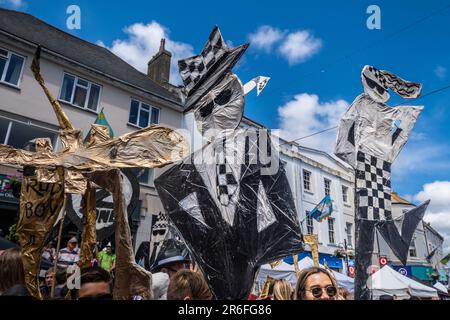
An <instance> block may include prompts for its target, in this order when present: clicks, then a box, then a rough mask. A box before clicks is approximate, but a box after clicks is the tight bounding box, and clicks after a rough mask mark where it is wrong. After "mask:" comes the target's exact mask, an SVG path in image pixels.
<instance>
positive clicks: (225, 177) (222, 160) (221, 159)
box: [216, 139, 238, 206]
mask: <svg viewBox="0 0 450 320" xmlns="http://www.w3.org/2000/svg"><path fill="white" fill-rule="evenodd" d="M225 141H226V140H225V139H223V145H222V147H221V148H220V147H219V148H216V170H217V172H216V183H217V196H218V197H219V201H220V203H221V204H222V205H224V206H227V205H228V204H229V203H230V200H231V197H232V196H233V194H234V193H235V192H236V190H237V187H238V184H237V181H236V178H235V177H234V174H233V170H232V169H231V166H230V164H229V163H227V158H226V156H225Z"/></svg>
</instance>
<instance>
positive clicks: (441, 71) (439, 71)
mask: <svg viewBox="0 0 450 320" xmlns="http://www.w3.org/2000/svg"><path fill="white" fill-rule="evenodd" d="M434 74H435V75H436V76H437V77H438V78H440V79H444V78H445V77H446V76H447V68H444V67H443V66H437V67H436V69H434Z"/></svg>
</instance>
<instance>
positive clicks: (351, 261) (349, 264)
mask: <svg viewBox="0 0 450 320" xmlns="http://www.w3.org/2000/svg"><path fill="white" fill-rule="evenodd" d="M354 266H355V259H348V267H354Z"/></svg>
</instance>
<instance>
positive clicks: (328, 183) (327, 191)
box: [323, 179, 331, 195]
mask: <svg viewBox="0 0 450 320" xmlns="http://www.w3.org/2000/svg"><path fill="white" fill-rule="evenodd" d="M323 182H324V184H325V195H327V194H330V192H331V180H328V179H323Z"/></svg>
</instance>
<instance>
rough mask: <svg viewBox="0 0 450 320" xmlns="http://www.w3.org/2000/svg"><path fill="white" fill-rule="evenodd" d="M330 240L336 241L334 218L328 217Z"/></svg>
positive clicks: (330, 241) (331, 241)
mask: <svg viewBox="0 0 450 320" xmlns="http://www.w3.org/2000/svg"><path fill="white" fill-rule="evenodd" d="M328 241H329V243H334V219H333V218H328Z"/></svg>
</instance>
